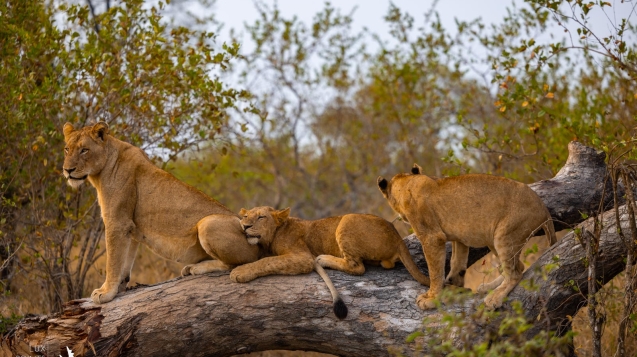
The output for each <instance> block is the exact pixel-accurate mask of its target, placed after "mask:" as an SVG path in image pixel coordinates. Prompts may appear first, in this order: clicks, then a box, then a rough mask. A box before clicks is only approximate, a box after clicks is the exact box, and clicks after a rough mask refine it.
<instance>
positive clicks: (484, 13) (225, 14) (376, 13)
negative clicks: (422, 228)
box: [215, 0, 520, 35]
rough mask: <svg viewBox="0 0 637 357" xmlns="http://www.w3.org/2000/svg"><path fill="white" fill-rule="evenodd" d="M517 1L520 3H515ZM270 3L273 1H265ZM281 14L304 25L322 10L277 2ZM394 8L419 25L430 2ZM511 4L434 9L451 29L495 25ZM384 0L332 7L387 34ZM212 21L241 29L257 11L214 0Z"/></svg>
mask: <svg viewBox="0 0 637 357" xmlns="http://www.w3.org/2000/svg"><path fill="white" fill-rule="evenodd" d="M518 2H520V1H519V0H518ZM266 3H267V4H273V3H274V1H266ZM277 3H278V6H279V9H280V11H281V13H282V14H283V15H284V16H286V17H289V16H291V15H296V16H297V17H298V18H299V19H300V20H302V21H303V22H305V23H306V24H308V23H310V22H311V21H312V18H313V16H314V14H316V13H317V12H319V11H320V10H322V9H323V7H324V4H325V3H324V2H323V1H303V0H279V1H278V2H277ZM393 3H394V5H396V6H397V7H398V8H400V9H401V10H403V11H406V12H408V13H409V14H410V15H411V16H413V17H414V19H415V20H416V21H415V24H416V25H420V24H422V22H423V18H424V14H425V12H427V11H428V10H429V9H430V8H431V5H432V3H433V1H432V0H426V1H423V0H394V1H393ZM511 3H512V1H508V0H480V1H477V0H446V1H444V0H443V1H439V2H438V5H437V7H436V9H437V10H438V12H439V14H440V18H441V21H442V23H443V25H444V26H445V28H446V29H448V30H453V29H454V28H455V23H454V18H458V19H459V20H465V21H468V20H473V19H476V18H478V17H481V18H482V19H483V20H484V21H485V22H486V23H498V22H500V21H501V19H502V18H503V17H504V16H505V15H506V8H507V6H510V5H511ZM389 4H390V1H388V0H366V1H365V0H338V1H332V6H334V7H336V8H339V9H341V11H342V13H349V12H350V11H351V10H352V9H353V8H354V7H356V12H355V13H354V29H361V28H363V27H367V28H369V29H370V30H371V31H372V32H375V33H377V34H381V35H382V34H387V33H388V27H387V25H386V24H385V21H384V20H383V17H384V16H385V14H386V13H387V10H388V9H389ZM215 13H216V18H217V19H218V20H219V21H221V22H223V23H225V24H226V27H225V29H226V30H228V29H230V28H235V29H243V24H244V22H246V21H247V22H249V23H251V22H252V21H254V20H255V19H256V17H257V11H256V9H255V7H254V4H253V1H252V0H217V3H216V9H215Z"/></svg>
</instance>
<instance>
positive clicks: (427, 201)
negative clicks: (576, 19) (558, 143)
mask: <svg viewBox="0 0 637 357" xmlns="http://www.w3.org/2000/svg"><path fill="white" fill-rule="evenodd" d="M378 187H379V188H380V191H381V192H382V193H383V196H385V198H386V199H387V201H388V202H389V205H390V206H391V207H392V209H394V211H396V212H397V213H398V214H399V215H400V216H401V218H402V219H403V220H404V221H406V222H409V223H410V224H411V227H412V228H413V230H414V232H415V233H416V236H417V237H418V239H419V240H420V242H421V243H422V249H423V251H424V253H425V259H426V260H427V265H428V267H429V277H430V279H431V285H430V289H429V291H428V292H427V293H425V294H421V295H419V296H418V299H417V303H418V306H420V307H421V308H422V309H431V308H434V307H435V303H434V300H435V299H436V297H437V296H438V295H439V294H440V292H441V290H442V287H443V283H444V268H445V242H446V241H452V242H454V244H453V254H452V261H451V271H450V272H449V276H448V277H447V281H451V282H453V281H462V279H460V278H459V277H458V275H461V276H462V275H463V274H464V270H466V266H467V257H468V252H469V249H468V247H474V248H479V247H485V246H486V247H489V248H490V249H491V251H492V252H493V253H495V254H496V256H498V258H499V259H500V261H501V262H502V266H501V270H502V275H501V276H500V277H498V278H497V279H496V280H495V281H493V282H492V283H490V284H486V285H483V286H481V288H480V290H481V291H486V290H491V289H494V288H495V290H493V291H492V292H490V293H489V294H488V295H487V296H486V298H485V299H484V302H485V305H486V306H487V307H488V308H490V309H495V308H498V307H500V306H501V305H502V303H503V300H504V298H505V297H506V296H507V294H508V293H509V292H510V291H511V290H512V289H513V288H514V287H515V285H516V284H517V283H518V282H519V281H520V279H521V278H522V272H523V270H524V265H523V264H522V262H520V260H519V257H520V251H521V250H522V247H523V246H524V244H525V243H526V242H527V240H528V239H529V238H530V237H531V236H532V235H533V234H534V233H535V231H536V230H539V229H540V227H541V228H542V229H543V230H544V233H545V234H546V235H547V236H548V238H549V241H550V244H553V243H555V230H554V228H553V221H552V220H551V216H550V214H549V212H548V210H547V209H546V206H544V203H543V202H542V200H541V199H540V198H539V197H538V196H537V194H536V193H535V192H534V191H533V190H531V189H530V188H529V187H528V186H527V185H525V184H523V183H521V182H516V181H513V180H509V179H506V178H503V177H497V176H490V175H476V174H472V175H462V176H456V177H447V178H442V179H433V178H430V177H429V176H426V175H423V174H422V169H421V168H420V167H419V166H418V165H414V168H413V169H412V173H411V174H398V175H396V176H394V177H393V178H392V179H391V180H390V181H389V182H388V181H387V180H385V179H384V178H382V177H378Z"/></svg>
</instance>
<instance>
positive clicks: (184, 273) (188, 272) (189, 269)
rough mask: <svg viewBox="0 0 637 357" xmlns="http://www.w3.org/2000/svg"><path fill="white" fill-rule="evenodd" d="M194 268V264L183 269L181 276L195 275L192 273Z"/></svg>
mask: <svg viewBox="0 0 637 357" xmlns="http://www.w3.org/2000/svg"><path fill="white" fill-rule="evenodd" d="M193 266H194V264H189V265H186V266H184V267H183V268H181V276H188V275H195V273H194V272H193V271H192V267H193Z"/></svg>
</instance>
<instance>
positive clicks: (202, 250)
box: [63, 123, 259, 303]
mask: <svg viewBox="0 0 637 357" xmlns="http://www.w3.org/2000/svg"><path fill="white" fill-rule="evenodd" d="M63 133H64V141H65V143H66V146H65V148H64V153H65V156H64V166H63V173H64V176H65V177H66V178H67V179H68V183H69V185H71V186H72V187H75V188H77V187H79V186H80V185H81V184H82V183H83V182H84V181H86V180H88V181H89V182H90V183H91V185H92V186H93V187H95V189H96V190H97V199H98V202H99V205H100V208H101V213H102V218H103V220H104V226H105V231H106V269H105V270H106V281H105V282H104V284H103V285H102V287H100V288H99V289H96V290H94V291H93V293H92V294H91V298H92V299H93V301H94V302H95V303H105V302H109V301H111V300H113V298H114V297H115V295H116V294H117V293H118V292H121V291H124V290H125V289H126V285H127V283H128V281H129V280H130V271H131V268H132V266H133V262H134V260H135V254H136V252H137V246H138V245H139V243H140V242H141V243H144V244H146V245H148V246H149V247H150V248H151V249H152V250H153V251H154V252H155V253H157V254H158V255H160V256H162V257H164V258H167V259H171V260H175V261H178V262H181V263H184V264H188V265H187V266H185V267H184V270H183V271H182V274H183V275H188V274H203V273H206V272H210V271H216V270H229V269H231V268H232V267H233V266H236V265H240V264H243V263H248V262H252V261H255V260H257V259H258V258H259V248H258V247H257V246H253V245H250V244H248V242H246V239H245V235H244V233H243V231H242V229H241V225H240V224H239V218H238V216H237V215H236V214H234V213H233V212H232V211H230V210H228V209H227V208H226V207H224V206H223V205H222V204H220V203H219V202H217V201H215V200H214V199H212V198H210V197H208V196H206V195H205V194H203V193H202V192H201V191H199V190H197V189H195V188H194V187H191V186H189V185H187V184H185V183H183V182H181V181H179V180H177V179H176V178H175V177H174V176H172V175H171V174H169V173H167V172H166V171H163V170H161V169H159V168H158V167H156V166H155V165H153V163H152V162H151V161H150V160H149V159H148V157H147V156H146V154H145V153H144V152H143V151H142V150H141V149H139V148H137V147H135V146H133V145H130V144H128V143H125V142H123V141H121V140H118V139H116V138H114V137H113V136H111V135H109V129H108V125H107V124H106V123H97V124H95V125H91V126H87V127H84V128H82V129H78V130H76V129H75V128H73V125H71V124H70V123H66V124H65V125H64V129H63Z"/></svg>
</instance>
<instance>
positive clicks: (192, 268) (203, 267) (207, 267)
mask: <svg viewBox="0 0 637 357" xmlns="http://www.w3.org/2000/svg"><path fill="white" fill-rule="evenodd" d="M230 269H232V266H230V265H228V264H226V263H224V262H222V261H221V260H216V259H211V260H204V261H203V262H199V263H197V264H188V265H186V266H184V267H183V269H181V276H186V275H201V274H206V273H212V272H214V271H228V270H230Z"/></svg>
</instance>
